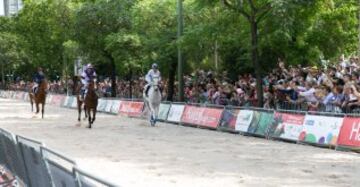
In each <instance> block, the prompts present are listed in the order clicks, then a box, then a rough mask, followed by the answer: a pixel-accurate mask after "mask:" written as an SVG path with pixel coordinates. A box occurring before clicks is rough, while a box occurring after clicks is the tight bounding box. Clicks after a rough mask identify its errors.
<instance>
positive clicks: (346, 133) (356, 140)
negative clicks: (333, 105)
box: [337, 117, 360, 148]
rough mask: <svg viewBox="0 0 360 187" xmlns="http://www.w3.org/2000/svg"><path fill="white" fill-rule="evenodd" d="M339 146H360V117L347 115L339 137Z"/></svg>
mask: <svg viewBox="0 0 360 187" xmlns="http://www.w3.org/2000/svg"><path fill="white" fill-rule="evenodd" d="M337 143H338V145H339V146H348V147H356V148H359V147H360V118H359V117H345V118H344V121H343V125H342V127H341V130H340V134H339V138H338V142H337Z"/></svg>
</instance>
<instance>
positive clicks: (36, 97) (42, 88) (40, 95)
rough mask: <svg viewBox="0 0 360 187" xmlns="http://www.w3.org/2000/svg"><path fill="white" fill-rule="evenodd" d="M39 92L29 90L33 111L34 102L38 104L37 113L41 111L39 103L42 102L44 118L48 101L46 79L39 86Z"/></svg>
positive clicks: (42, 115)
mask: <svg viewBox="0 0 360 187" xmlns="http://www.w3.org/2000/svg"><path fill="white" fill-rule="evenodd" d="M37 89H38V90H37V93H36V94H34V93H33V90H32V89H31V90H30V92H29V97H30V104H31V112H33V111H34V106H33V105H34V103H35V106H36V112H35V113H36V114H38V113H39V111H40V109H39V105H40V104H41V118H42V119H44V109H45V103H46V90H47V89H48V83H47V81H46V80H45V79H44V80H43V81H42V82H41V83H40V85H39V87H38V88H37Z"/></svg>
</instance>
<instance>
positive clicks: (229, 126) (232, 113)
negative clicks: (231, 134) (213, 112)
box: [219, 108, 240, 131]
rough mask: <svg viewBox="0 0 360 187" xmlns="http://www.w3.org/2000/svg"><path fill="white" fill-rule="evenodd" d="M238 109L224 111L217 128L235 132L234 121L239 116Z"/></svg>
mask: <svg viewBox="0 0 360 187" xmlns="http://www.w3.org/2000/svg"><path fill="white" fill-rule="evenodd" d="M239 112H240V110H239V109H229V108H227V109H225V110H224V113H223V116H222V118H221V120H220V126H219V128H221V129H224V130H229V131H235V124H236V119H237V116H238V114H239Z"/></svg>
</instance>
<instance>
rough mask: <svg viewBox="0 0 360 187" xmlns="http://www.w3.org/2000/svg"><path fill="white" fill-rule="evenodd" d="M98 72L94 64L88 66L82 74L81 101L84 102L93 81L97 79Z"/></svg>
mask: <svg viewBox="0 0 360 187" xmlns="http://www.w3.org/2000/svg"><path fill="white" fill-rule="evenodd" d="M96 76H97V75H96V71H95V69H94V67H93V65H92V64H87V65H86V66H85V68H84V71H83V72H82V74H81V83H82V85H83V87H82V88H81V94H80V100H84V98H85V96H86V94H87V92H88V86H89V83H90V81H91V80H93V79H95V78H96Z"/></svg>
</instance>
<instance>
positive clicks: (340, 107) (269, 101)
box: [10, 56, 360, 112]
mask: <svg viewBox="0 0 360 187" xmlns="http://www.w3.org/2000/svg"><path fill="white" fill-rule="evenodd" d="M285 64H286V63H285V62H284V61H283V60H281V59H279V62H278V65H277V67H276V68H274V69H273V70H272V71H271V72H269V73H268V74H266V75H265V76H264V77H263V79H262V83H263V97H264V106H263V107H264V108H269V109H271V108H277V109H279V108H280V109H291V110H294V109H295V110H306V111H325V112H353V111H354V110H357V109H358V108H360V63H359V58H358V57H350V58H347V59H346V58H345V57H344V56H341V57H340V58H339V60H338V61H337V62H333V63H332V64H329V65H326V66H323V65H319V66H309V67H302V66H300V65H298V66H291V65H289V66H286V65H285ZM184 81H185V98H186V102H191V103H206V104H216V105H234V106H255V105H256V103H257V94H256V79H255V77H254V76H253V75H252V74H244V75H239V76H238V79H237V80H231V79H229V78H228V76H227V72H226V71H225V72H223V73H220V74H215V73H213V72H212V71H204V70H197V71H195V72H194V73H192V74H190V75H186V76H184ZM66 84H68V86H66ZM73 84H74V83H73V81H72V80H71V79H69V80H68V81H53V82H50V89H49V92H54V93H62V94H63V93H67V92H68V93H72V90H71V89H72V88H73V86H72V85H73ZM116 84H117V87H116V89H117V97H120V98H129V97H130V96H131V97H132V98H141V97H142V92H143V88H144V85H145V81H144V78H143V76H139V77H138V78H134V79H133V80H132V81H131V82H130V81H125V80H117V83H116ZM175 84H177V83H175ZM30 87H31V83H30V82H24V81H20V82H17V83H16V84H12V85H10V89H12V90H29V88H30ZM167 87H168V85H167V81H166V80H164V81H163V89H162V90H163V97H164V99H165V98H166V96H167ZM67 88H68V89H69V90H66V89H67ZM99 91H100V92H101V96H103V97H110V96H111V81H109V79H102V81H101V82H99ZM174 93H175V97H174V98H177V97H178V91H177V87H176V86H175V92H174Z"/></svg>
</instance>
